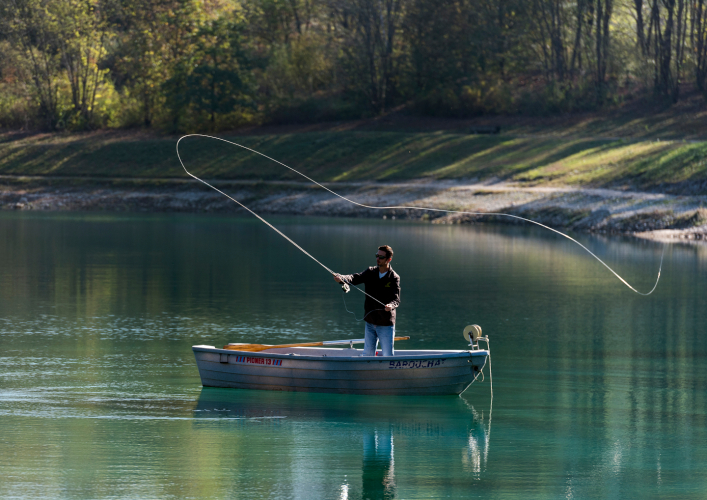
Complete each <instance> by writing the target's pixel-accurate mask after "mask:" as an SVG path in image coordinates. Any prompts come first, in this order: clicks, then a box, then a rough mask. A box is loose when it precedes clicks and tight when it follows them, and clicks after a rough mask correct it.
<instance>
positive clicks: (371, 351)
mask: <svg viewBox="0 0 707 500" xmlns="http://www.w3.org/2000/svg"><path fill="white" fill-rule="evenodd" d="M391 260H393V249H392V248H391V247H390V246H389V245H383V246H380V247H378V251H377V252H376V265H375V266H371V267H369V268H368V269H366V270H365V271H363V272H360V273H357V274H335V275H334V280H336V281H337V282H338V283H344V282H346V283H349V284H351V285H359V284H361V283H363V284H364V285H365V286H366V301H365V302H364V304H363V309H364V311H365V315H364V316H363V319H364V320H365V322H366V329H365V339H366V342H365V345H364V348H363V355H364V356H374V355H375V353H376V347H377V346H378V341H379V340H380V343H381V349H382V350H383V356H392V355H393V353H394V352H395V351H394V348H393V339H394V337H395V309H396V308H397V307H398V306H399V305H400V276H399V275H398V273H396V272H395V271H393V268H392V267H391V266H390V261H391Z"/></svg>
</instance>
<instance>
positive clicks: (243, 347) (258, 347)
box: [223, 337, 410, 352]
mask: <svg viewBox="0 0 707 500" xmlns="http://www.w3.org/2000/svg"><path fill="white" fill-rule="evenodd" d="M409 338H410V337H395V339H393V340H408V339H409ZM364 342H365V340H364V339H354V340H327V341H324V342H303V343H301V344H279V345H267V344H227V345H225V346H223V348H224V349H228V350H229V351H244V352H260V351H267V350H268V349H277V348H280V347H317V346H324V345H340V344H363V343H364Z"/></svg>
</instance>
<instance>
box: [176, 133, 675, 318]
mask: <svg viewBox="0 0 707 500" xmlns="http://www.w3.org/2000/svg"><path fill="white" fill-rule="evenodd" d="M188 137H205V138H207V139H215V140H217V141H222V142H225V143H227V144H231V145H233V146H238V147H239V148H242V149H245V150H246V151H250V152H251V153H255V154H257V155H260V156H262V157H263V158H267V159H268V160H270V161H273V162H275V163H277V164H278V165H282V166H283V167H285V168H287V169H289V170H291V171H292V172H294V173H296V174H297V175H300V176H302V177H304V178H305V179H307V180H308V181H310V182H311V183H313V184H316V185H317V186H319V187H320V188H322V189H324V190H326V191H328V192H330V193H331V194H333V195H334V196H336V197H338V198H341V199H342V200H345V201H348V202H349V203H351V204H353V205H356V206H359V207H362V208H368V209H371V210H425V211H429V212H445V213H448V214H459V215H480V216H488V215H492V216H499V217H510V218H513V219H517V220H521V221H524V222H529V223H531V224H535V225H537V226H540V227H542V228H544V229H547V230H549V231H552V232H553V233H555V234H558V235H560V236H562V237H564V238H567V239H568V240H570V241H572V242H574V243H576V244H577V245H579V246H580V247H581V248H582V249H583V250H585V251H586V252H587V253H588V254H589V255H591V256H592V257H594V258H595V259H596V260H597V261H599V263H601V264H602V265H603V266H604V267H606V268H607V269H608V270H609V271H610V272H611V273H612V274H613V275H614V276H616V277H617V278H618V279H619V280H620V281H621V282H622V283H623V284H624V285H626V286H627V287H628V288H630V289H631V290H632V291H634V292H636V293H637V294H639V295H643V296H647V295H650V294H652V293H653V292H654V291H655V289H656V287H657V286H658V281H660V273H661V271H662V269H663V257H664V256H665V246H663V253H662V254H661V256H660V266H659V267H658V277H657V278H656V280H655V285H653V288H651V290H650V292H647V293H644V292H639V291H638V290H636V289H635V288H634V287H632V286H631V285H630V284H629V283H628V282H627V281H626V280H625V279H623V278H622V277H621V276H619V274H618V273H617V272H616V271H614V270H613V269H612V268H611V267H609V265H608V264H607V263H606V262H604V261H603V260H601V259H600V258H599V257H598V256H597V255H595V254H594V252H592V251H591V250H589V249H588V248H587V247H586V246H584V245H583V244H581V243H580V242H579V241H577V240H575V239H574V238H572V237H571V236H569V235H568V234H565V233H563V232H562V231H558V230H557V229H553V228H551V227H550V226H546V225H545V224H541V223H540V222H537V221H534V220H532V219H526V218H525V217H521V216H519V215H513V214H504V213H498V212H467V211H464V210H445V209H441V208H426V207H412V206H392V207H374V206H370V205H365V204H363V203H358V202H356V201H353V200H351V199H349V198H347V197H345V196H343V195H340V194H339V193H337V192H336V191H333V190H331V189H329V188H328V187H326V186H324V185H322V184H320V183H319V182H317V181H315V180H314V179H312V178H310V177H308V176H307V175H305V174H303V173H302V172H299V171H298V170H295V169H294V168H292V167H290V166H288V165H285V164H284V163H282V162H281V161H278V160H276V159H274V158H271V157H269V156H267V155H265V154H263V153H261V152H259V151H256V150H255V149H251V148H249V147H247V146H243V145H242V144H238V143H236V142H233V141H229V140H226V139H222V138H220V137H214V136H211V135H205V134H187V135H184V136H182V137H180V138H179V140H178V141H177V146H176V147H177V158H179V163H180V164H181V165H182V168H183V169H184V171H185V172H186V173H187V175H189V176H190V177H193V178H194V179H196V180H197V181H199V182H201V183H203V184H205V185H207V186H209V187H210V188H211V189H213V190H215V191H217V192H218V193H221V194H222V195H224V196H225V197H227V198H228V199H230V200H231V201H233V202H235V203H237V204H238V205H240V206H241V207H243V208H244V209H246V210H247V211H248V212H250V213H251V214H253V215H254V216H255V217H257V218H258V219H259V220H260V221H262V222H264V223H265V224H267V226H268V227H270V228H271V229H272V230H274V231H275V232H277V234H279V235H280V236H282V237H283V238H285V239H286V240H287V241H289V242H290V243H292V244H293V245H294V246H295V247H297V248H298V249H299V250H300V251H302V252H303V253H304V254H305V255H307V256H308V257H309V258H310V259H312V260H313V261H315V262H316V263H317V264H319V265H320V266H322V267H323V268H324V269H326V270H327V271H328V272H329V273H330V274H332V275H338V273H335V272H334V271H332V270H331V269H329V268H328V267H327V266H325V265H324V264H322V263H321V262H319V261H318V260H317V259H316V258H314V256H312V255H311V254H310V253H309V252H307V251H306V250H305V249H304V248H302V247H301V246H299V245H298V244H297V243H295V242H294V241H293V240H291V239H290V238H289V237H288V236H287V235H285V234H284V233H283V232H281V231H280V230H278V229H277V228H276V227H275V226H273V225H272V224H270V223H269V222H268V221H266V220H265V219H263V218H262V217H261V216H260V215H258V214H257V213H255V212H254V211H253V210H251V209H250V208H248V207H246V206H245V205H244V204H243V203H241V202H240V201H238V200H236V199H235V198H232V197H231V196H229V195H227V194H226V193H224V192H223V191H221V190H220V189H218V188H216V187H214V186H212V185H211V184H209V183H208V182H206V181H204V180H202V179H200V178H199V177H197V176H196V175H194V174H192V173H191V172H189V171H188V170H187V168H186V167H185V166H184V162H183V161H182V157H181V156H180V155H179V143H180V142H181V141H182V139H186V138H188ZM349 284H350V283H349ZM354 288H356V289H357V290H359V291H360V292H362V293H364V294H365V295H367V296H368V297H371V296H370V295H368V294H367V293H366V292H364V291H363V290H361V289H360V288H358V287H354ZM371 298H372V299H374V300H376V302H378V303H379V304H381V305H383V306H385V304H383V303H382V302H380V301H379V300H377V299H375V297H371Z"/></svg>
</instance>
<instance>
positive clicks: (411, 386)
mask: <svg viewBox="0 0 707 500" xmlns="http://www.w3.org/2000/svg"><path fill="white" fill-rule="evenodd" d="M472 326H473V327H475V328H476V329H474V328H472ZM470 329H471V330H470ZM477 329H478V330H477ZM480 335H481V328H479V327H478V326H476V325H470V326H469V327H467V328H466V329H465V330H464V336H465V338H467V340H469V341H470V342H471V344H470V345H469V350H464V351H448V350H410V351H406V350H396V351H395V355H394V356H382V354H381V352H380V351H378V352H377V353H376V356H363V355H362V353H363V351H362V350H360V349H355V348H353V344H355V343H363V339H357V340H341V341H329V342H322V343H321V344H323V345H336V344H339V345H340V344H349V347H348V348H345V349H341V348H327V347H278V346H272V347H267V346H263V347H266V348H265V349H262V350H259V351H257V352H252V351H251V350H243V351H239V350H238V346H239V344H229V345H227V346H225V348H224V349H218V348H216V347H214V346H208V345H195V346H192V350H193V351H194V356H195V357H196V364H197V367H198V368H199V375H200V376H201V383H202V385H203V386H204V387H230V388H238V389H261V390H270V391H300V392H333V393H344V394H380V395H416V396H424V395H449V394H461V393H462V392H464V391H465V390H466V388H467V387H469V386H470V385H471V384H472V383H473V382H474V381H475V380H476V379H477V377H479V375H480V373H481V371H482V370H483V368H484V366H485V364H486V360H487V359H488V357H489V350H488V348H487V349H481V348H479V345H478V341H479V340H483V341H485V342H487V343H488V337H481V336H480ZM242 345H244V346H246V345H249V346H252V344H242Z"/></svg>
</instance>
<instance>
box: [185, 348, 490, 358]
mask: <svg viewBox="0 0 707 500" xmlns="http://www.w3.org/2000/svg"><path fill="white" fill-rule="evenodd" d="M273 349H278V347H274V346H273ZM292 349H297V348H296V347H294V348H292ZM305 349H322V350H333V349H339V350H342V351H343V350H344V349H343V348H331V347H328V348H317V347H307V348H305ZM192 351H193V352H210V353H217V354H237V355H240V356H243V355H246V356H252V357H263V358H277V359H295V360H302V361H341V362H352V361H361V362H363V361H366V362H371V361H393V360H400V361H403V360H410V359H415V360H420V359H442V358H445V359H446V358H464V357H469V358H471V357H479V356H484V357H488V355H489V351H488V350H487V349H477V350H473V351H470V350H466V351H463V350H459V351H453V350H435V351H432V350H430V354H409V355H402V356H398V355H397V354H396V355H394V356H361V355H360V354H359V355H357V356H312V355H305V354H295V353H268V352H267V351H258V352H252V351H236V350H233V349H219V348H216V347H212V346H205V345H193V346H192ZM358 352H360V351H358ZM397 352H405V351H404V350H401V351H397Z"/></svg>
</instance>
